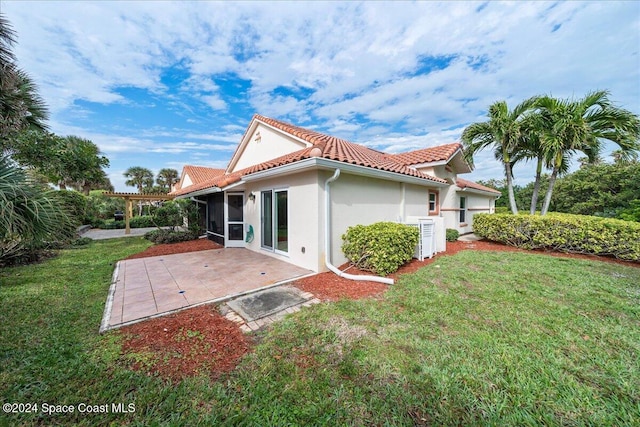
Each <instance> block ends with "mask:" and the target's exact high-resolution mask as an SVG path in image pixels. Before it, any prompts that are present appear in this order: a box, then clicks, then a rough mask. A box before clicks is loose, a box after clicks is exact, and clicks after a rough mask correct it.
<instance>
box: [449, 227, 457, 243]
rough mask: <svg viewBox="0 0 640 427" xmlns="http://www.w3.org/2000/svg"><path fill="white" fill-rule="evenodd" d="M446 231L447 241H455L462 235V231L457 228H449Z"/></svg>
mask: <svg viewBox="0 0 640 427" xmlns="http://www.w3.org/2000/svg"><path fill="white" fill-rule="evenodd" d="M446 233H447V234H446V239H447V242H455V241H456V240H458V237H460V232H459V231H458V230H456V229H455V228H447V230H446Z"/></svg>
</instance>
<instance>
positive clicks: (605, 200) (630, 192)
mask: <svg viewBox="0 0 640 427" xmlns="http://www.w3.org/2000/svg"><path fill="white" fill-rule="evenodd" d="M581 160H582V161H581V166H580V169H578V170H577V171H575V172H573V173H570V174H567V175H565V176H563V177H560V178H559V179H558V180H557V182H556V185H555V189H554V191H553V196H552V197H551V202H550V207H549V209H550V210H551V211H554V212H564V213H572V214H580V215H594V216H601V217H608V218H619V219H624V220H627V221H637V222H640V162H639V161H638V160H624V159H622V158H620V157H619V156H615V157H614V161H613V162H612V163H605V162H604V161H601V160H599V161H596V162H588V161H587V159H586V158H585V159H581ZM478 182H479V183H480V184H482V185H486V186H489V187H493V188H495V189H497V190H499V191H500V192H501V193H502V197H500V198H499V199H498V200H497V201H496V207H497V208H500V207H502V208H503V209H508V206H509V200H508V196H507V185H506V180H505V179H490V180H484V181H478ZM534 185H535V183H534V182H530V183H528V184H527V185H524V186H519V185H514V186H513V192H514V197H515V200H516V205H517V207H518V209H522V210H526V209H528V208H529V204H530V201H531V198H532V195H533V191H534ZM548 185H549V175H548V174H544V175H542V177H541V179H540V191H541V192H546V191H547V188H548ZM540 209H542V200H538V203H537V205H536V210H540Z"/></svg>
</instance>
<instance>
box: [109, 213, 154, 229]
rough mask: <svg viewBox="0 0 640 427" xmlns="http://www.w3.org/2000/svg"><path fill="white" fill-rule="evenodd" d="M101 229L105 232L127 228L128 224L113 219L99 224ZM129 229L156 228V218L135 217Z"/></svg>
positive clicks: (146, 216)
mask: <svg viewBox="0 0 640 427" xmlns="http://www.w3.org/2000/svg"><path fill="white" fill-rule="evenodd" d="M98 225H99V227H100V228H101V229H103V230H114V229H120V228H125V227H126V224H125V222H124V221H114V220H113V219H107V220H105V221H102V222H99V223H98ZM129 227H131V228H147V227H156V224H155V223H154V218H153V217H152V216H149V215H142V216H134V217H133V218H131V219H130V220H129Z"/></svg>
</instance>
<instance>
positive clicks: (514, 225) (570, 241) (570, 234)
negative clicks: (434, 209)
mask: <svg viewBox="0 0 640 427" xmlns="http://www.w3.org/2000/svg"><path fill="white" fill-rule="evenodd" d="M473 232H474V233H475V234H476V235H477V236H479V237H483V238H485V239H488V240H493V241H495V242H500V243H504V244H507V245H511V246H516V247H519V248H524V249H548V250H555V251H560V252H571V253H581V254H594V255H606V256H614V257H616V258H619V259H624V260H630V261H638V260H640V224H638V223H635V222H629V221H622V220H619V219H613V218H600V217H595V216H585V215H572V214H560V213H552V214H548V215H545V216H539V215H506V214H493V215H490V214H477V215H474V217H473Z"/></svg>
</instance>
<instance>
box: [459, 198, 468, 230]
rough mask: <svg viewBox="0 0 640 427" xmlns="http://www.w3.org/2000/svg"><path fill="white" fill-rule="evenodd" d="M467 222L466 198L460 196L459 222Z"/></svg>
mask: <svg viewBox="0 0 640 427" xmlns="http://www.w3.org/2000/svg"><path fill="white" fill-rule="evenodd" d="M466 222H467V198H466V197H460V224H464V223H466Z"/></svg>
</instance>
